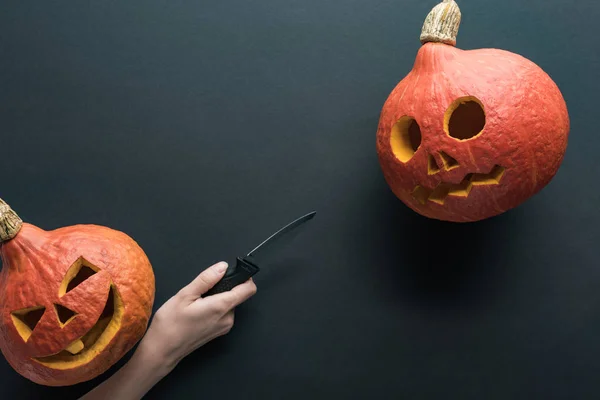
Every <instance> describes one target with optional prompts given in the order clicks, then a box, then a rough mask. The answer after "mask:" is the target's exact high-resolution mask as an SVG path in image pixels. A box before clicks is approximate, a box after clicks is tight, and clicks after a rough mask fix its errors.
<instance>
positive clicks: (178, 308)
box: [81, 263, 256, 400]
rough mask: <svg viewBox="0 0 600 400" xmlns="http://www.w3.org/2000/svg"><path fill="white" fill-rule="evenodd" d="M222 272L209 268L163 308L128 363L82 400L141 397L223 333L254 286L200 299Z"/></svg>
mask: <svg viewBox="0 0 600 400" xmlns="http://www.w3.org/2000/svg"><path fill="white" fill-rule="evenodd" d="M226 269H227V264H226V263H218V264H215V265H213V266H212V267H210V268H208V269H206V270H205V271H204V272H202V273H201V274H200V275H199V276H198V277H197V278H196V279H194V280H193V281H192V282H191V283H190V284H189V285H187V286H186V287H184V288H183V289H181V290H180V291H179V293H177V294H176V295H175V296H173V297H171V298H170V299H169V300H168V301H167V302H166V303H165V304H163V305H162V307H160V308H159V309H158V311H157V312H156V314H155V316H154V319H153V320H152V323H151V324H150V328H148V331H147V332H146V335H145V336H144V338H143V339H142V341H141V342H140V345H139V346H138V348H137V350H136V351H135V353H134V354H133V357H132V358H131V360H129V362H128V363H127V364H126V365H125V366H124V367H123V368H121V369H120V370H119V371H117V372H116V373H115V374H114V375H113V376H112V377H110V379H108V380H106V381H105V382H103V383H102V384H100V385H98V386H97V387H96V388H94V389H93V390H92V391H90V392H88V393H87V394H86V395H84V396H83V397H82V398H81V399H82V400H96V399H98V400H100V399H107V398H110V399H112V400H135V399H141V398H142V397H143V396H144V395H145V394H146V393H147V392H148V390H150V388H152V387H153V386H154V385H155V384H156V383H157V382H158V381H160V380H161V379H162V378H163V377H164V376H166V375H167V374H168V373H169V372H171V370H172V369H173V368H175V366H176V365H177V363H179V361H181V360H182V359H183V358H184V357H185V356H187V355H188V354H190V353H191V352H192V351H194V350H196V349H197V348H198V347H200V346H202V345H204V344H206V343H207V342H209V341H211V340H213V339H214V338H216V337H219V336H222V335H224V334H226V333H228V332H229V331H230V330H231V328H232V327H233V309H234V308H235V307H236V306H238V305H239V304H241V303H243V302H244V301H246V300H248V299H249V298H250V297H252V296H253V295H254V293H256V285H255V284H254V282H253V281H252V279H250V280H248V281H247V282H246V283H243V284H241V285H239V286H236V287H235V288H233V289H232V290H230V291H229V292H224V293H219V294H216V295H213V296H208V297H206V298H202V297H201V296H202V295H203V294H204V293H206V292H207V291H208V290H209V289H211V288H212V287H213V286H214V285H215V284H216V283H217V282H219V281H220V280H221V278H222V277H223V275H224V274H225V271H226Z"/></svg>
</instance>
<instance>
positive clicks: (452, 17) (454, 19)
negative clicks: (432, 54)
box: [421, 0, 461, 46]
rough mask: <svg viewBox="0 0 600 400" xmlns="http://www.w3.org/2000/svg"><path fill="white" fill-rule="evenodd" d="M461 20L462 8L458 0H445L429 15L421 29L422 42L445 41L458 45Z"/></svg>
mask: <svg viewBox="0 0 600 400" xmlns="http://www.w3.org/2000/svg"><path fill="white" fill-rule="evenodd" d="M460 20H461V13H460V8H458V4H456V1H454V0H444V1H443V2H442V3H440V4H438V5H437V6H435V7H434V8H433V10H431V12H430V13H429V15H427V18H426V19H425V23H424V24H423V29H422V30H421V43H422V44H425V43H428V42H433V43H445V44H448V45H451V46H456V36H457V35H458V28H459V27H460Z"/></svg>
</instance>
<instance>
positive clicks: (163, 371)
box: [127, 342, 176, 382]
mask: <svg viewBox="0 0 600 400" xmlns="http://www.w3.org/2000/svg"><path fill="white" fill-rule="evenodd" d="M127 366H128V367H129V368H133V369H136V370H139V371H140V372H141V373H142V375H144V376H147V377H148V379H149V380H153V381H156V382H158V381H159V380H161V379H162V378H164V377H165V376H167V375H168V374H169V373H170V372H171V371H172V370H173V369H174V368H175V366H176V362H175V361H174V360H169V359H168V358H167V357H165V356H164V355H163V354H160V353H159V352H158V351H156V349H153V348H152V347H150V346H147V345H146V343H144V342H142V343H140V345H139V346H138V348H137V350H136V351H135V353H134V354H133V356H132V357H131V359H130V360H129V362H128V363H127Z"/></svg>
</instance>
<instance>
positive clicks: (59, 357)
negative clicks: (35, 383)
mask: <svg viewBox="0 0 600 400" xmlns="http://www.w3.org/2000/svg"><path fill="white" fill-rule="evenodd" d="M122 316H123V302H122V301H121V296H120V295H119V293H118V292H117V289H116V287H115V286H114V285H111V286H110V292H109V294H108V299H107V300H106V305H105V306H104V310H103V311H102V314H101V315H100V318H98V321H97V322H96V323H95V324H94V326H93V327H92V328H91V329H90V330H89V331H88V332H87V333H86V334H85V335H84V336H83V337H81V338H80V339H79V340H77V341H76V342H74V343H72V344H71V345H70V346H69V347H68V348H67V350H63V351H61V352H60V353H57V354H54V355H51V356H46V357H35V358H33V359H34V360H35V361H37V362H39V363H40V364H42V365H45V366H47V367H51V368H54V369H69V368H74V367H78V366H80V365H83V364H86V363H88V362H89V361H91V360H92V359H93V358H94V357H96V356H97V355H98V353H100V352H101V351H102V350H104V348H105V347H106V346H108V344H109V343H110V341H111V340H112V339H113V337H114V336H115V335H116V333H117V332H118V330H119V328H120V326H121V318H122ZM74 350H79V352H76V351H74ZM73 352H74V353H75V354H73Z"/></svg>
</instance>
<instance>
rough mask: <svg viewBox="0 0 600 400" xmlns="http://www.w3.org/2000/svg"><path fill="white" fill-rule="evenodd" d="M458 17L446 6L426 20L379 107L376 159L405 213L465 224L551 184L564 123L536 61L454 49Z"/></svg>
mask: <svg viewBox="0 0 600 400" xmlns="http://www.w3.org/2000/svg"><path fill="white" fill-rule="evenodd" d="M460 20H461V13H460V10H459V8H458V5H457V4H456V2H454V1H452V0H444V2H443V3H441V4H439V5H438V6H436V7H435V8H434V9H433V10H432V11H431V13H430V14H429V16H428V17H427V19H426V21H425V24H424V25H423V30H422V34H421V42H422V47H421V48H420V50H419V52H418V54H417V58H416V61H415V63H414V67H413V69H412V71H411V72H410V73H409V74H408V75H407V76H406V77H405V78H404V79H403V80H402V81H401V82H400V83H399V84H398V85H397V86H396V88H395V89H394V90H393V91H392V93H391V94H390V96H389V97H388V99H387V101H386V102H385V105H384V106H383V110H382V112H381V116H380V121H379V127H378V131H377V152H378V156H379V161H380V164H381V168H382V171H383V174H384V176H385V179H386V181H387V183H388V185H389V186H390V187H391V189H392V191H393V193H394V194H395V195H396V196H397V197H398V198H400V199H401V200H402V201H403V202H404V203H405V204H406V205H407V206H408V207H410V208H411V209H413V210H414V211H416V212H418V213H420V214H421V215H424V216H426V217H430V218H434V219H440V220H446V221H454V222H469V221H477V220H482V219H485V218H489V217H492V216H495V215H498V214H501V213H503V212H505V211H507V210H509V209H512V208H514V207H516V206H518V205H520V204H521V203H523V202H524V201H526V200H527V199H528V198H530V197H531V196H533V195H535V194H536V193H538V192H539V191H540V190H541V189H543V188H544V187H545V186H546V185H547V184H548V183H549V182H550V181H551V180H552V178H553V177H554V176H555V174H556V172H557V171H558V169H559V167H560V165H561V163H562V160H563V157H564V153H565V151H566V148H567V140H568V134H569V116H568V113H567V107H566V104H565V101H564V99H563V96H562V94H561V92H560V90H559V89H558V87H557V85H556V84H555V83H554V82H553V81H552V79H551V78H550V77H549V76H548V75H547V74H546V73H545V72H544V71H543V70H542V69H541V68H540V67H538V66H537V65H535V64H534V63H533V62H531V61H529V60H527V59H525V58H523V57H521V56H519V55H517V54H514V53H510V52H508V51H503V50H497V49H480V50H470V51H463V50H460V49H457V48H456V47H455V44H456V35H457V33H458V28H459V24H460Z"/></svg>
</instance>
